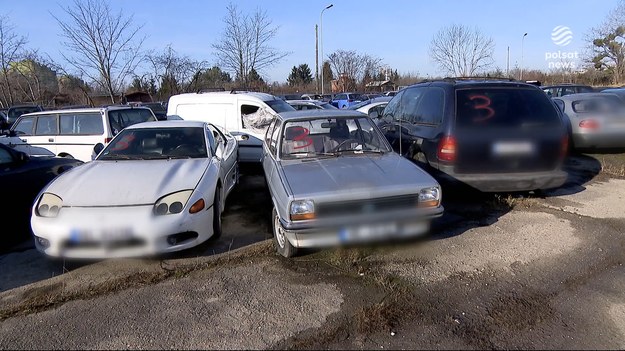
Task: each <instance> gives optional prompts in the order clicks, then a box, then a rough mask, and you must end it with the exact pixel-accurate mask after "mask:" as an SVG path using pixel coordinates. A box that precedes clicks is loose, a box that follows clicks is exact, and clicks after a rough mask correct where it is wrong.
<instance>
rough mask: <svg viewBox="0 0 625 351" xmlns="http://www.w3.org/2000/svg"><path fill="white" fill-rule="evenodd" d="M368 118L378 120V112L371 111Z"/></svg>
mask: <svg viewBox="0 0 625 351" xmlns="http://www.w3.org/2000/svg"><path fill="white" fill-rule="evenodd" d="M369 117H370V118H371V119H375V118H380V115H379V114H378V111H375V110H373V111H371V112H369Z"/></svg>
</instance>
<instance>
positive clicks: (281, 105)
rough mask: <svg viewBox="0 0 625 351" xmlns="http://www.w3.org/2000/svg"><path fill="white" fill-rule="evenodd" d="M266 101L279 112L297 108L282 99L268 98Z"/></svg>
mask: <svg viewBox="0 0 625 351" xmlns="http://www.w3.org/2000/svg"><path fill="white" fill-rule="evenodd" d="M265 103H266V104H267V105H269V107H271V109H272V110H274V111H276V112H277V113H281V112H288V111H295V109H294V108H293V107H292V106H291V105H289V104H287V103H286V101H284V100H282V99H275V100H267V101H265Z"/></svg>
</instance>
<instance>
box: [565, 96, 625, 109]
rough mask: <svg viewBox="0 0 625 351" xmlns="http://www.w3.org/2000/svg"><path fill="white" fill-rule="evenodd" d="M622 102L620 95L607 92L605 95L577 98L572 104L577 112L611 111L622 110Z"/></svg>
mask: <svg viewBox="0 0 625 351" xmlns="http://www.w3.org/2000/svg"><path fill="white" fill-rule="evenodd" d="M621 104H622V102H621V101H620V99H619V97H618V96H616V95H611V94H610V95H608V94H606V96H605V97H603V96H601V97H599V96H597V97H595V98H594V99H593V98H590V99H584V100H576V101H573V103H572V104H571V105H572V107H573V111H574V112H575V113H611V112H618V111H620V110H622V108H623V107H622V105H621Z"/></svg>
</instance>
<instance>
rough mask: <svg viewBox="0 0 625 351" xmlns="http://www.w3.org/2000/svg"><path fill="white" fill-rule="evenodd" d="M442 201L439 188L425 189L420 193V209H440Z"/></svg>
mask: <svg viewBox="0 0 625 351" xmlns="http://www.w3.org/2000/svg"><path fill="white" fill-rule="evenodd" d="M440 201H441V189H440V188H439V187H437V186H434V187H431V188H424V189H421V191H419V206H420V207H438V204H439V203H440Z"/></svg>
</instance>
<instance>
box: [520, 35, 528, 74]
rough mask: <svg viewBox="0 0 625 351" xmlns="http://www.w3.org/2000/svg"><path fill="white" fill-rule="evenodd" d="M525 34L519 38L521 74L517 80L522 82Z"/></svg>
mask: <svg viewBox="0 0 625 351" xmlns="http://www.w3.org/2000/svg"><path fill="white" fill-rule="evenodd" d="M526 36H527V33H525V34H523V38H521V74H520V77H519V80H523V42H524V41H525V37H526Z"/></svg>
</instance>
